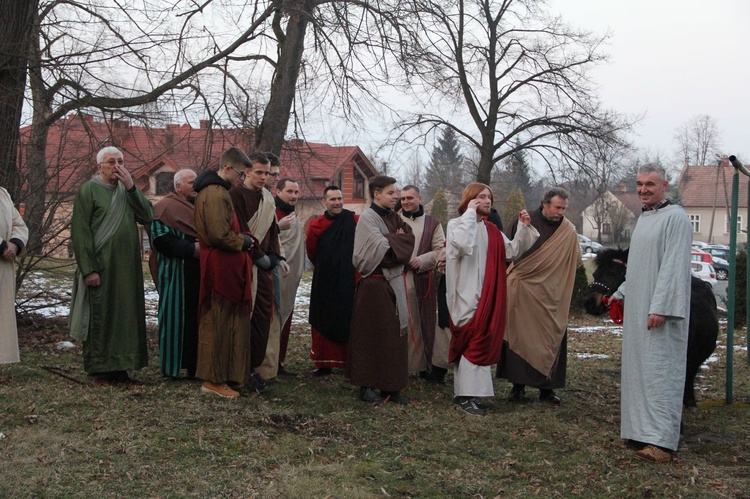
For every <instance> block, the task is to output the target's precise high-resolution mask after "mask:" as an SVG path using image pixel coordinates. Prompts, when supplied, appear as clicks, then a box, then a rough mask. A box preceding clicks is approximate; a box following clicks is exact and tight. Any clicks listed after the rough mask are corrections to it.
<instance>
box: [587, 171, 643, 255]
mask: <svg viewBox="0 0 750 499" xmlns="http://www.w3.org/2000/svg"><path fill="white" fill-rule="evenodd" d="M641 206H642V205H641V202H640V200H639V199H638V194H637V193H635V192H627V189H626V188H625V186H624V185H621V186H619V188H618V189H617V190H609V191H606V192H604V194H602V195H601V196H599V197H598V198H596V199H595V200H594V202H593V203H591V204H590V205H589V206H587V207H586V208H585V209H584V210H583V214H582V229H581V234H583V235H584V236H586V237H588V238H589V239H591V240H592V241H600V238H601V244H603V245H605V246H613V245H617V244H620V243H623V242H627V241H630V236H631V235H632V233H633V229H634V228H635V223H636V221H637V220H638V216H639V215H640V213H641Z"/></svg>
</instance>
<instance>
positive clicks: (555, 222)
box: [539, 206, 565, 225]
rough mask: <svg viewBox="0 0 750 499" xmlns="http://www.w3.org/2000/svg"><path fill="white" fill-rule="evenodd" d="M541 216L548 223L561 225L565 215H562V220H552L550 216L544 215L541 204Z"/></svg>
mask: <svg viewBox="0 0 750 499" xmlns="http://www.w3.org/2000/svg"><path fill="white" fill-rule="evenodd" d="M539 217H540V218H541V219H542V221H543V222H544V223H546V224H547V225H560V224H561V223H562V221H563V218H565V217H562V218H560V220H557V221H555V220H550V219H549V218H547V217H545V216H544V212H543V211H542V207H541V206H540V207H539Z"/></svg>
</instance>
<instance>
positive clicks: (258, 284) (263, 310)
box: [229, 152, 289, 391]
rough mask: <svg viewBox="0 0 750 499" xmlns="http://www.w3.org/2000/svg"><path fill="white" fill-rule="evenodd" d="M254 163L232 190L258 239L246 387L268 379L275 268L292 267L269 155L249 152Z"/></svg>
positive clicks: (253, 387) (257, 386)
mask: <svg viewBox="0 0 750 499" xmlns="http://www.w3.org/2000/svg"><path fill="white" fill-rule="evenodd" d="M248 157H249V159H250V163H251V166H250V167H249V168H246V169H245V180H244V182H243V183H242V184H241V185H236V186H234V187H232V189H231V190H230V191H229V194H230V196H231V197H232V204H233V205H234V209H235V210H236V212H237V218H238V219H239V221H240V225H241V226H242V228H243V230H249V231H250V233H251V234H252V235H253V236H255V238H256V239H257V240H258V242H259V245H258V246H259V248H258V249H257V250H256V251H254V252H253V263H254V265H253V310H252V314H251V317H250V341H249V348H250V349H249V356H248V359H249V362H248V363H247V365H246V375H245V388H247V389H248V390H256V391H262V390H263V389H265V388H266V385H265V380H263V378H262V377H261V376H260V375H259V374H258V373H257V372H256V369H257V368H258V367H260V365H261V364H262V363H263V359H264V357H265V355H266V346H267V345H268V336H269V331H270V328H271V318H272V317H273V315H274V314H273V306H274V305H273V269H274V268H275V267H276V266H277V265H280V266H281V267H282V270H283V272H284V274H286V273H287V272H289V267H288V266H287V265H286V262H285V261H284V259H283V258H282V257H281V245H280V243H279V226H278V224H277V223H276V203H275V202H274V200H273V196H272V195H271V192H270V191H269V190H268V189H265V185H266V181H267V179H268V178H269V175H270V163H269V160H268V157H267V156H266V155H265V154H262V153H257V152H256V153H252V154H250V155H249V156H248Z"/></svg>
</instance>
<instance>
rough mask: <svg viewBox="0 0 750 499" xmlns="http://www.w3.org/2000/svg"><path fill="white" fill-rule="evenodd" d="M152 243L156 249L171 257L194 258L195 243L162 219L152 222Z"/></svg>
mask: <svg viewBox="0 0 750 499" xmlns="http://www.w3.org/2000/svg"><path fill="white" fill-rule="evenodd" d="M151 237H152V240H153V242H152V244H153V246H154V248H155V249H156V251H158V252H159V253H161V254H163V255H166V256H168V257H171V258H184V259H192V258H193V253H194V251H195V245H194V243H192V242H190V241H188V240H187V239H184V238H182V237H180V236H179V235H177V234H176V231H175V230H174V229H172V228H170V227H169V226H167V225H166V224H164V222H162V221H161V220H154V221H153V222H151Z"/></svg>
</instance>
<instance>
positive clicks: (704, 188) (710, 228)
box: [677, 158, 748, 244]
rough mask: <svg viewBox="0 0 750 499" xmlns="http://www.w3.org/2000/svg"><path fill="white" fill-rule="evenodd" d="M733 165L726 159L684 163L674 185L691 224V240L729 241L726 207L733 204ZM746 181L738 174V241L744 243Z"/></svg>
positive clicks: (727, 208) (745, 239)
mask: <svg viewBox="0 0 750 499" xmlns="http://www.w3.org/2000/svg"><path fill="white" fill-rule="evenodd" d="M732 175H734V167H732V166H731V165H730V164H729V160H728V159H727V158H723V159H722V162H721V164H720V165H708V166H685V167H684V168H683V170H682V173H680V178H679V181H678V182H677V187H678V189H679V192H680V203H681V204H682V206H683V207H684V208H685V211H686V212H687V214H688V216H689V217H690V223H691V224H692V226H693V240H696V241H703V242H711V243H720V244H729V222H730V216H729V209H730V207H731V205H732ZM747 183H748V179H747V178H745V177H744V176H740V192H739V211H738V213H737V215H738V217H737V228H736V230H737V242H741V243H745V242H746V241H747V235H746V234H745V233H743V232H746V231H747V222H748V221H747V188H748V187H747Z"/></svg>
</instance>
